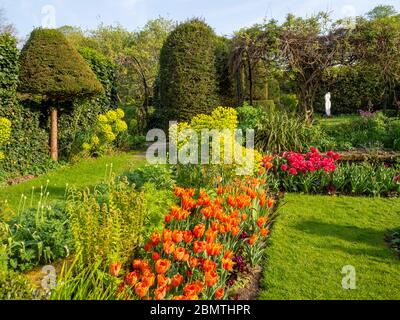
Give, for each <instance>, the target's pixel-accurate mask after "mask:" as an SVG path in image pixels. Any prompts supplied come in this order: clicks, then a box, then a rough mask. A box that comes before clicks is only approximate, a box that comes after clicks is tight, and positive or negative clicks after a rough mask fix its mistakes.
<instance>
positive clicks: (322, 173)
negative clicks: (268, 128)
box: [274, 148, 340, 193]
mask: <svg viewBox="0 0 400 320" xmlns="http://www.w3.org/2000/svg"><path fill="white" fill-rule="evenodd" d="M339 159H340V155H339V154H337V153H334V152H332V151H329V152H327V153H326V154H321V153H319V152H318V150H317V149H316V148H311V150H310V151H309V152H307V153H306V154H301V153H297V152H282V153H280V154H279V155H276V156H275V157H274V162H275V165H276V171H275V175H276V176H277V178H278V180H279V181H280V184H281V187H283V188H284V190H285V191H291V192H298V191H303V192H305V193H309V192H313V191H315V192H317V191H321V190H320V188H321V187H322V186H324V185H327V183H326V180H329V179H330V175H331V173H332V172H335V170H336V167H337V165H336V163H337V161H338V160H339Z"/></svg>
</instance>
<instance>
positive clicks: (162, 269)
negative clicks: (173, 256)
mask: <svg viewBox="0 0 400 320" xmlns="http://www.w3.org/2000/svg"><path fill="white" fill-rule="evenodd" d="M170 266H171V261H169V260H167V259H160V260H158V261H157V262H156V266H155V268H156V272H157V273H158V274H164V273H166V272H167V271H168V269H169V267H170Z"/></svg>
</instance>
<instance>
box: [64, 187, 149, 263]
mask: <svg viewBox="0 0 400 320" xmlns="http://www.w3.org/2000/svg"><path fill="white" fill-rule="evenodd" d="M143 198H144V195H143V192H137V191H135V189H134V187H133V186H130V185H129V183H128V181H127V180H126V179H118V180H116V181H114V179H111V180H110V182H108V183H106V184H102V185H99V186H97V187H96V188H95V189H94V191H93V192H90V191H89V190H85V191H78V190H75V189H70V190H69V191H68V197H67V202H66V209H67V212H68V216H69V219H70V224H71V232H72V235H73V239H74V246H75V249H76V252H77V253H78V254H80V255H81V264H93V263H96V262H97V261H99V260H100V261H102V262H103V263H105V264H108V263H112V262H116V261H121V262H124V261H126V260H127V259H128V258H129V257H130V256H131V254H132V252H133V250H134V249H135V248H136V247H137V245H138V244H139V243H140V241H141V237H142V228H143V223H144V212H145V211H144V209H143V205H144V199H143Z"/></svg>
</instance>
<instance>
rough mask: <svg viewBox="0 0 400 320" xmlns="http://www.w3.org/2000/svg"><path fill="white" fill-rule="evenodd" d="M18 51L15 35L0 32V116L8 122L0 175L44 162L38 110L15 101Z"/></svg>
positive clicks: (45, 150) (22, 171)
mask: <svg viewBox="0 0 400 320" xmlns="http://www.w3.org/2000/svg"><path fill="white" fill-rule="evenodd" d="M18 59H19V51H18V49H17V46H16V39H15V38H14V37H12V36H11V35H9V34H2V35H0V117H5V118H7V119H8V120H10V121H11V123H12V130H11V135H10V139H9V140H8V142H7V143H6V144H5V145H3V146H2V151H3V152H4V154H6V155H7V157H6V158H5V159H4V160H3V161H1V163H0V176H2V177H3V178H12V177H15V176H19V175H24V174H30V173H33V172H32V171H33V170H34V171H35V173H41V172H43V171H42V170H38V168H39V167H40V168H43V170H45V169H46V164H47V163H48V158H49V150H48V134H47V133H46V131H45V130H44V129H42V128H41V127H40V112H38V111H37V110H35V109H32V108H30V106H27V107H23V106H22V105H21V104H19V103H18V101H17V96H16V90H17V87H18V73H19V62H18Z"/></svg>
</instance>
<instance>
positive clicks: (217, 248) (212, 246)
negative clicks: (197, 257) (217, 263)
mask: <svg viewBox="0 0 400 320" xmlns="http://www.w3.org/2000/svg"><path fill="white" fill-rule="evenodd" d="M222 248H223V245H222V244H219V243H209V244H207V248H206V250H207V254H208V255H209V256H217V255H219V254H220V253H221V250H222Z"/></svg>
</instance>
